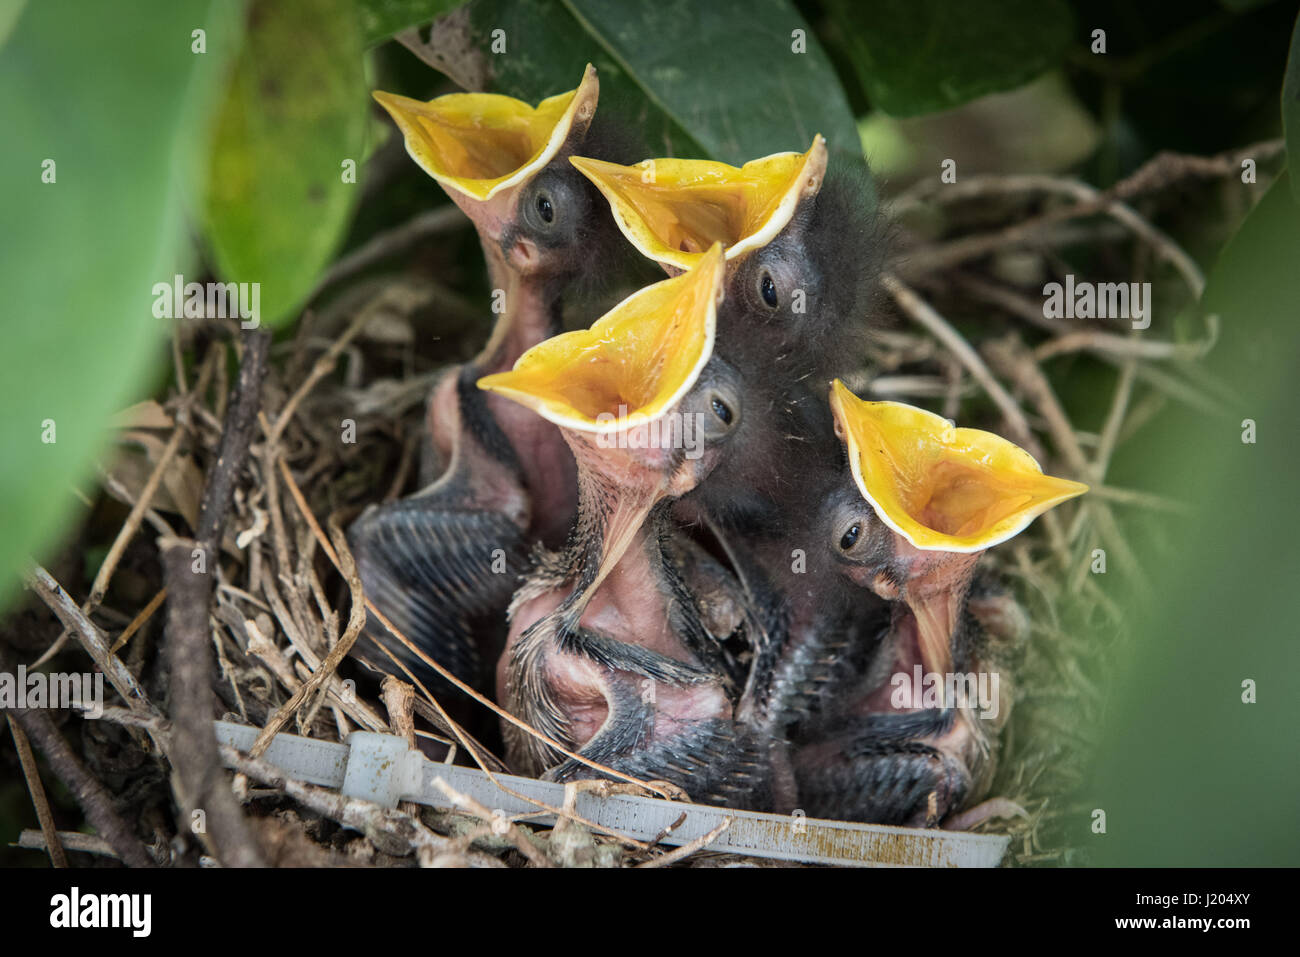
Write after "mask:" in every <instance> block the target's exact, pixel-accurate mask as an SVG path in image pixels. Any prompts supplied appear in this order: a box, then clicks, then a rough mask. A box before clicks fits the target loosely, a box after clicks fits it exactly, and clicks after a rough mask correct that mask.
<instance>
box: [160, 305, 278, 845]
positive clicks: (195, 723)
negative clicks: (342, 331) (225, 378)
mask: <svg viewBox="0 0 1300 957" xmlns="http://www.w3.org/2000/svg"><path fill="white" fill-rule="evenodd" d="M269 345H270V335H269V334H268V333H267V332H265V331H262V330H257V331H253V330H248V331H246V332H245V334H244V355H243V360H242V362H241V365H240V369H239V381H238V384H237V385H236V396H235V399H234V401H233V402H232V403H231V405H230V407H229V408H228V409H227V414H226V421H225V425H224V428H223V430H222V435H221V444H220V446H219V447H218V453H217V461H216V463H215V464H214V465H213V466H212V468H211V469H210V470H209V473H208V480H207V484H206V485H205V486H204V489H203V499H202V503H201V504H200V507H199V528H198V533H199V537H198V542H197V543H196V542H192V541H186V540H184V539H171V540H169V541H164V542H160V550H161V551H162V553H163V572H164V577H165V581H166V585H167V593H168V600H167V653H168V659H169V662H170V666H171V675H170V678H171V680H170V692H171V702H172V734H171V749H170V751H169V757H170V758H171V762H172V767H173V768H175V769H176V776H177V778H178V781H179V790H180V791H181V794H179V795H178V797H179V798H180V799H181V804H182V807H184V808H186V810H188V811H193V810H195V809H198V808H202V809H203V810H204V811H205V812H206V814H207V818H208V821H209V824H210V827H211V835H212V842H213V846H214V850H215V851H216V853H217V856H218V857H219V858H220V859H221V860H222V863H223V864H226V865H228V866H233V867H257V866H261V865H262V864H263V863H264V861H263V858H262V854H261V851H260V850H259V849H258V847H257V844H256V843H255V841H254V839H253V836H252V833H251V832H250V831H249V829H248V825H247V822H246V821H245V820H244V815H243V811H242V810H241V809H240V807H239V803H238V801H236V800H235V797H234V795H233V794H232V793H231V791H230V788H229V787H227V786H226V784H225V773H224V771H223V770H222V768H221V761H220V757H219V754H218V752H217V738H216V733H215V731H214V730H213V726H212V712H213V709H214V706H215V696H214V694H213V691H212V644H211V642H210V640H209V638H210V630H209V627H208V608H209V606H210V604H211V602H212V585H211V579H210V578H209V577H208V574H207V572H206V570H205V571H204V572H201V573H195V572H194V571H193V566H192V564H191V555H192V554H193V553H194V552H196V551H197V550H201V554H202V555H211V556H212V559H211V560H212V561H217V560H219V552H218V549H219V548H220V543H221V533H222V529H223V526H224V525H225V520H226V513H227V512H228V511H229V509H230V501H231V497H232V496H233V494H234V490H235V483H236V481H237V480H238V477H239V473H240V472H241V471H242V470H243V466H244V462H245V460H246V458H247V456H248V442H249V438H250V436H251V433H252V430H253V425H254V423H255V422H256V418H257V407H258V405H259V403H260V401H261V388H262V378H263V376H264V375H265V374H266V355H267V350H268V348H269Z"/></svg>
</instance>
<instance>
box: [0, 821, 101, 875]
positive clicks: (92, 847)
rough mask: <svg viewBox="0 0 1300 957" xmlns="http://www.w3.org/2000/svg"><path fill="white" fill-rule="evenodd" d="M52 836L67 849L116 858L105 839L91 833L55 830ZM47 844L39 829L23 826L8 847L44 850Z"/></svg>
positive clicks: (48, 844)
mask: <svg viewBox="0 0 1300 957" xmlns="http://www.w3.org/2000/svg"><path fill="white" fill-rule="evenodd" d="M54 838H55V841H56V842H57V843H59V844H61V845H62V846H63V847H65V848H67V849H68V850H69V851H78V852H79V853H82V854H98V855H99V856H100V857H112V858H117V851H115V850H113V848H112V846H111V845H110V844H109V843H108V842H107V841H105V840H104V839H103V838H100V837H95V836H94V835H92V834H82V833H81V832H80V831H55V832H54ZM49 846H50V841H49V837H48V836H47V835H45V834H44V833H42V832H41V831H33V830H31V829H30V828H24V829H23V831H22V833H20V834H19V835H18V840H16V841H15V842H14V843H13V844H11V845H10V847H22V848H26V849H27V850H31V851H44V850H46V849H47V848H48V847H49ZM65 866H66V865H65Z"/></svg>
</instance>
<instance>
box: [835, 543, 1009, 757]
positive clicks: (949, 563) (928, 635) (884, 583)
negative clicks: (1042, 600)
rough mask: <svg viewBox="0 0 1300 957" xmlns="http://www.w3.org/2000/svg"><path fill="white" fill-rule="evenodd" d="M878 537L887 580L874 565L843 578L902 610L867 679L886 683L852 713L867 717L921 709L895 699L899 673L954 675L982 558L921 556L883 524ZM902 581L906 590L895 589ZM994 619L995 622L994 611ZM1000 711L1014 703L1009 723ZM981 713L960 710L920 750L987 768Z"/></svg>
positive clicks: (973, 667) (977, 666) (976, 666)
mask: <svg viewBox="0 0 1300 957" xmlns="http://www.w3.org/2000/svg"><path fill="white" fill-rule="evenodd" d="M873 534H874V535H877V536H881V535H884V534H888V535H889V538H890V543H889V547H890V549H891V550H892V555H893V558H892V560H891V561H890V562H889V566H890V568H889V571H890V574H886V573H885V570H883V569H881V568H879V567H878V566H875V565H874V564H854V565H850V566H848V567H847V569H846V574H848V576H849V577H850V578H851V579H852V580H853V581H854V582H856V583H857V584H859V585H861V586H863V587H864V588H869V589H871V590H872V591H873V592H875V593H876V594H877V595H879V596H880V597H881V598H884V599H886V600H889V601H895V602H897V604H896V605H895V606H894V613H893V623H892V624H891V626H890V632H889V636H888V638H887V639H886V645H885V646H883V647H882V648H881V654H882V655H887V656H888V657H887V658H883V659H882V661H881V663H880V664H878V665H877V666H876V667H875V668H874V669H873V672H872V676H871V678H870V679H869V680H871V681H873V682H881V683H878V684H875V685H874V686H873V687H870V688H868V689H867V690H865V691H864V692H863V693H862V694H861V695H860V696H859V697H858V699H857V700H856V701H855V702H854V703H853V705H852V706H851V707H850V709H849V712H850V713H852V714H857V715H867V714H883V713H890V712H900V711H901V712H908V711H916V710H920V709H921V708H922V707H923V704H922V702H921V701H911V700H910V699H909V700H903V701H898V702H896V701H895V700H894V696H895V688H894V686H893V685H892V684H891V683H890V679H891V678H892V677H893V675H895V674H899V673H902V674H908V675H910V674H912V673H913V669H914V667H915V666H916V665H918V664H919V665H921V667H922V669H923V673H932V672H933V673H937V674H939V675H940V676H944V675H946V674H948V673H950V672H951V671H953V668H954V662H953V660H952V647H951V639H952V636H953V634H954V633H955V631H956V629H957V625H958V621H959V617H960V615H961V614H962V611H963V609H964V608H965V607H966V599H967V594H968V592H969V590H970V583H971V578H972V576H973V574H974V571H975V566H976V563H977V562H978V560H979V556H980V554H981V553H978V552H977V553H960V552H944V551H933V550H922V549H918V548H916V547H915V546H913V545H912V544H911V543H910V542H908V541H907V540H906V539H905V538H904V537H903V536H901V535H899V534H897V533H896V532H893V531H892V530H889V529H886V528H884V526H883V525H881V524H878V525H877V527H876V528H875V529H874V530H873ZM899 580H901V581H902V584H901V586H900V585H899V584H897V582H898V581H899ZM979 610H980V607H978V606H973V607H972V611H975V612H978V611H979ZM989 613H990V617H995V612H993V611H991V610H990V612H989ZM981 623H983V622H981ZM993 624H994V627H996V623H995V622H994V623H993ZM982 667H983V665H982V663H981V662H980V661H978V660H972V661H968V662H963V663H962V670H963V671H967V672H969V671H974V672H977V673H978V672H979V671H980V670H981V669H982ZM902 690H903V693H904V695H910V694H911V691H912V688H911V686H910V684H909V685H907V686H904V688H903V689H902ZM1000 690H1001V689H1000ZM1003 704H1009V702H999V709H998V716H999V720H1000V721H1005V711H1004V710H1003V707H1002V705H1003ZM976 710H978V706H975V707H959V708H958V716H959V720H957V721H954V722H952V724H951V725H950V727H949V728H948V730H947V731H946V732H944V733H943V734H940V735H932V736H929V737H926V738H922V739H920V740H919V741H918V743H920V744H927V745H930V746H931V747H933V748H935V749H937V750H939V751H942V752H944V753H945V754H948V755H951V756H952V757H954V758H956V759H958V760H960V761H961V762H962V763H963V764H964V765H965V766H966V767H967V768H969V769H971V770H972V771H975V770H977V769H981V768H983V767H984V766H985V765H986V764H987V757H988V749H989V743H988V736H989V731H990V729H988V728H984V727H981V725H982V724H987V722H986V721H983V720H982V719H980V718H978V717H977V716H976V714H975V713H974V712H975V711H976Z"/></svg>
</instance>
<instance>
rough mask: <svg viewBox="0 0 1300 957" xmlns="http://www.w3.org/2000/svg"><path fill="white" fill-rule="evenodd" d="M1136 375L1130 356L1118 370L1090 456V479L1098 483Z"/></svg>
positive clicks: (1126, 408)
mask: <svg viewBox="0 0 1300 957" xmlns="http://www.w3.org/2000/svg"><path fill="white" fill-rule="evenodd" d="M1136 376H1137V359H1136V357H1134V356H1130V357H1129V358H1128V359H1127V360H1125V362H1124V365H1122V366H1121V367H1120V370H1119V382H1117V383H1116V384H1115V396H1114V398H1112V399H1111V404H1110V411H1109V412H1108V413H1107V414H1106V424H1105V425H1103V426H1102V428H1101V438H1100V439H1098V440H1097V450H1096V452H1095V453H1094V454H1093V457H1092V480H1093V482H1096V483H1100V482H1101V480H1102V479H1104V478H1105V477H1106V468H1107V467H1108V466H1109V465H1110V457H1111V454H1112V453H1113V452H1114V451H1115V443H1116V441H1117V440H1118V438H1119V430H1120V428H1121V427H1122V426H1123V425H1124V413H1126V412H1127V411H1128V403H1129V399H1130V398H1132V396H1133V380H1134V378H1136Z"/></svg>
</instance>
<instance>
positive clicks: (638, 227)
mask: <svg viewBox="0 0 1300 957" xmlns="http://www.w3.org/2000/svg"><path fill="white" fill-rule="evenodd" d="M570 162H572V163H573V165H574V166H576V167H577V168H578V169H579V170H581V171H582V173H583V175H585V176H586V177H587V178H588V179H590V180H591V181H592V182H593V183H595V184H596V188H597V189H599V190H600V191H601V192H602V193H603V194H604V195H605V198H606V199H607V200H608V201H609V205H610V209H611V210H612V211H613V213H614V219H615V221H616V222H617V223H618V225H619V228H620V229H621V230H622V231H623V235H625V236H626V237H627V238H628V241H629V242H631V243H632V244H633V245H634V246H636V248H637V249H638V250H640V251H641V253H642V254H643V255H644V256H646V257H648V258H650V259H653V260H655V261H656V262H659V263H661V264H663V265H665V266H671V267H674V268H676V269H690V268H691V266H693V265H694V264H695V263H696V262H697V261H698V260H699V258H700V256H701V255H703V253H704V252H705V250H707V249H708V248H709V247H711V246H712V245H713V244H714V243H722V245H723V246H724V247H725V248H726V251H727V259H735V258H737V257H739V256H742V255H744V254H745V253H747V252H749V251H750V250H753V249H758V248H760V247H762V246H763V245H765V244H766V243H768V242H770V241H771V240H772V238H773V237H775V236H776V235H777V234H778V233H779V232H781V230H782V229H784V228H785V226H786V224H787V223H789V222H790V218H791V217H792V216H793V215H794V211H795V208H796V206H797V205H798V203H799V201H800V200H801V199H803V198H806V197H812V196H815V195H816V193H817V191H818V190H819V189H820V188H821V183H822V178H823V176H824V175H825V172H826V141H825V140H823V139H822V138H821V136H820V135H818V136H816V137H814V138H813V144H812V146H811V147H809V149H808V152H806V153H774V154H773V155H771V156H765V157H763V158H762V159H756V160H753V161H751V162H749V163H746V164H745V165H744V166H742V167H740V168H737V167H735V166H728V165H727V164H726V163H716V162H713V161H711V160H683V159H654V160H643V161H642V162H640V163H638V164H637V165H635V166H619V165H618V164H616V163H606V162H604V161H602V160H595V159H588V158H586V157H580V156H574V157H571V158H570Z"/></svg>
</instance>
